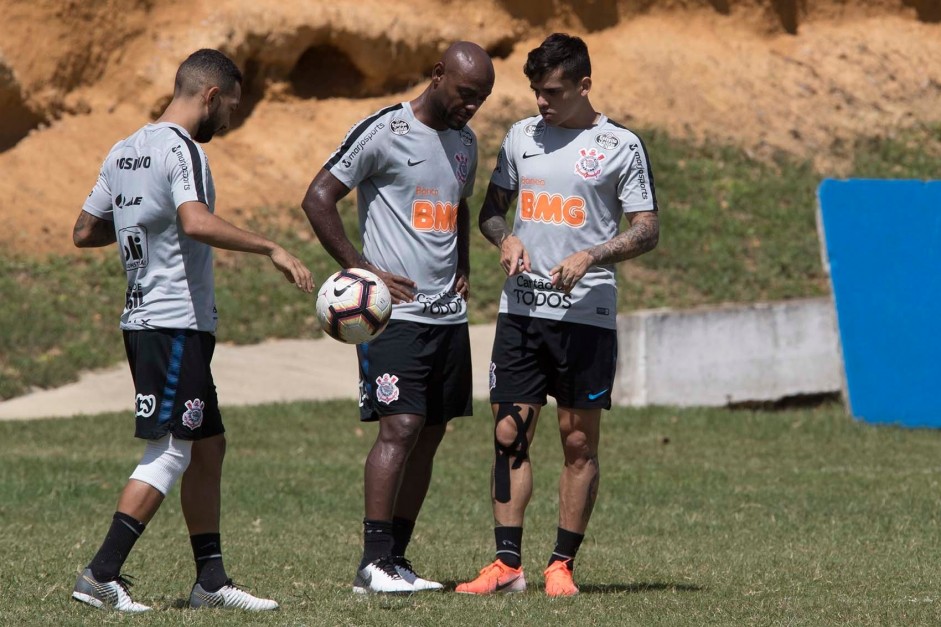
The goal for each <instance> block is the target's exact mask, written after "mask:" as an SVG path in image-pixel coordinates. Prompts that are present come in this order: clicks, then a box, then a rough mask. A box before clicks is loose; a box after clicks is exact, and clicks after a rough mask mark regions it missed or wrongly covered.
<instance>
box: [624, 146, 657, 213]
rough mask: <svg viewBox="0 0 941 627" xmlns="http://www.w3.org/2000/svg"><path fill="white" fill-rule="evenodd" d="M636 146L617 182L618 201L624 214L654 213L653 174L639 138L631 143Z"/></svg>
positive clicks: (655, 207) (655, 205)
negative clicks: (637, 212)
mask: <svg viewBox="0 0 941 627" xmlns="http://www.w3.org/2000/svg"><path fill="white" fill-rule="evenodd" d="M632 145H633V146H636V147H635V148H634V150H633V154H632V155H631V156H630V159H629V160H628V162H627V166H626V168H625V169H624V171H623V172H621V177H620V179H619V180H618V199H619V200H620V201H621V207H622V208H623V209H624V213H632V212H636V211H656V210H657V203H656V197H655V195H654V189H653V173H652V172H651V170H650V159H649V158H648V157H647V150H646V149H645V148H644V144H643V143H641V141H640V138H637V139H636V141H635V142H632Z"/></svg>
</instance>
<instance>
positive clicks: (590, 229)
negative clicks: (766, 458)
mask: <svg viewBox="0 0 941 627" xmlns="http://www.w3.org/2000/svg"><path fill="white" fill-rule="evenodd" d="M524 73H525V74H526V77H527V78H528V79H529V82H530V87H531V88H532V90H533V92H534V94H535V96H536V104H537V106H538V107H539V113H540V115H539V116H537V117H532V118H527V119H524V120H521V121H519V122H517V123H516V124H514V125H513V126H512V127H511V128H510V131H509V132H508V133H507V136H506V139H505V140H504V142H503V146H502V148H501V149H500V153H499V156H498V158H497V165H496V168H495V169H494V172H493V176H492V177H491V180H490V186H489V188H488V189H487V196H486V198H485V200H484V205H483V208H482V209H481V213H480V228H481V231H482V232H483V233H484V235H485V236H486V237H487V239H488V240H490V242H492V243H493V244H494V245H495V246H497V247H498V248H499V249H500V263H501V265H502V267H503V270H504V271H505V272H506V274H507V279H506V283H505V284H504V288H503V294H502V296H501V299H500V313H499V317H498V319H497V330H496V336H495V338H494V344H493V354H492V362H491V366H490V401H491V403H492V407H493V415H494V419H495V427H494V450H495V458H494V463H493V475H492V476H493V485H492V504H493V514H494V521H495V529H494V536H495V540H496V560H495V561H494V562H493V563H492V564H490V565H488V566H486V567H485V568H484V569H483V570H481V571H480V575H479V576H478V577H477V578H476V579H474V580H472V581H469V582H467V583H462V584H460V585H458V586H457V592H462V593H467V594H490V593H494V592H501V591H502V592H519V591H522V590H525V589H526V580H525V578H524V576H523V567H522V564H523V562H522V543H523V515H524V513H525V511H526V506H527V505H528V503H529V499H530V496H531V494H532V481H533V478H532V468H531V463H530V460H529V455H528V452H529V447H530V446H531V444H532V440H533V435H534V433H535V428H536V422H537V420H538V419H539V414H540V411H541V409H542V407H543V406H544V405H545V404H546V400H547V395H551V396H554V397H555V399H556V401H557V403H558V421H559V434H560V436H561V440H562V449H563V452H564V456H565V464H564V466H563V469H562V476H561V477H560V479H559V526H558V529H557V535H556V545H555V549H554V551H553V552H552V555H551V556H550V558H549V564H548V567H547V568H546V570H545V572H544V575H545V582H546V593H547V594H548V595H549V596H553V597H556V596H571V595H574V594H577V593H578V587H577V586H576V585H575V582H574V579H573V570H574V560H575V555H576V553H577V551H578V548H579V545H580V544H581V542H582V539H583V538H584V534H585V531H586V529H587V527H588V520H589V518H590V517H591V511H592V508H593V506H594V503H595V498H596V496H597V493H598V481H599V478H600V470H599V463H598V439H599V433H600V423H601V410H602V409H609V408H610V407H611V388H612V385H613V383H614V370H615V364H616V361H617V331H616V325H615V313H616V310H617V287H616V284H615V277H616V272H617V269H616V265H615V264H617V263H618V262H621V261H625V260H627V259H631V258H633V257H636V256H638V255H641V254H643V253H645V252H648V251H649V250H652V249H653V248H654V247H655V246H656V245H657V240H658V237H659V232H660V226H659V218H658V214H657V202H656V197H655V195H654V188H653V174H652V173H651V171H650V163H649V161H648V159H647V152H646V149H645V148H644V145H643V143H642V142H641V140H640V138H639V137H638V136H637V135H635V134H634V133H632V132H631V131H630V130H628V129H626V128H624V127H623V126H621V125H620V124H617V123H615V122H613V121H611V120H609V119H608V118H607V117H606V116H605V115H604V114H602V113H599V112H597V111H595V109H594V107H592V104H591V102H590V101H589V98H588V94H589V91H590V90H591V62H590V60H589V57H588V49H587V47H586V46H585V43H584V42H583V41H582V40H581V39H579V38H578V37H570V36H568V35H564V34H561V33H556V34H554V35H550V36H549V37H548V38H547V39H546V40H545V41H543V43H542V44H541V45H540V46H539V47H538V48H535V49H533V50H532V51H530V53H529V56H528V58H527V61H526V64H525V66H524ZM514 196H518V197H519V201H518V204H517V210H516V218H515V222H514V226H513V229H512V230H510V228H509V225H508V224H507V221H506V215H507V211H508V210H509V207H510V203H511V201H512V199H513V197H514ZM622 218H625V219H626V221H627V223H628V226H627V228H626V229H625V230H624V231H623V232H619V224H620V222H621V220H622Z"/></svg>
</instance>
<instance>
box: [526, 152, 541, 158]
mask: <svg viewBox="0 0 941 627" xmlns="http://www.w3.org/2000/svg"><path fill="white" fill-rule="evenodd" d="M541 154H542V153H541V152H534V153H533V154H529V153H528V152H524V153H523V159H529V158H530V157H538V156H539V155H541Z"/></svg>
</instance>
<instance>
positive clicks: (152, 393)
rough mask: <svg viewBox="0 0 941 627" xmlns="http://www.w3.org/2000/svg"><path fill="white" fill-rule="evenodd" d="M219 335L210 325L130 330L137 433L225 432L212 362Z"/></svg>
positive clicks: (127, 344)
mask: <svg viewBox="0 0 941 627" xmlns="http://www.w3.org/2000/svg"><path fill="white" fill-rule="evenodd" d="M215 347H216V338H215V336H214V335H213V334H212V333H208V332H206V331H191V330H179V329H155V330H149V331H125V332H124V350H125V352H126V353H127V363H128V364H129V365H130V366H131V377H133V379H134V389H135V391H136V393H137V396H136V398H135V401H134V410H135V414H136V417H137V420H136V428H135V431H134V435H135V437H138V438H142V439H145V440H158V439H160V438H162V437H163V436H165V435H167V434H172V435H173V437H176V438H180V439H181V440H201V439H203V438H208V437H211V436H214V435H218V434H220V433H224V432H225V427H224V426H223V425H222V415H221V414H220V413H219V399H218V398H217V397H216V385H215V383H214V382H213V380H212V371H211V370H210V369H209V363H210V362H211V361H212V353H213V350H215Z"/></svg>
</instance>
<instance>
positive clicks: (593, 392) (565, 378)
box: [490, 314, 618, 409]
mask: <svg viewBox="0 0 941 627" xmlns="http://www.w3.org/2000/svg"><path fill="white" fill-rule="evenodd" d="M617 359H618V336H617V331H616V330H614V329H604V328H602V327H596V326H592V325H589V324H576V323H573V322H562V321H559V320H549V319H546V318H530V317H528V316H519V315H513V314H500V315H499V316H498V317H497V331H496V335H495V336H494V339H493V353H492V354H491V362H490V402H491V403H529V404H533V405H545V404H546V395H547V394H548V395H550V396H553V397H555V400H556V402H557V403H558V404H559V405H560V406H562V407H570V408H572V409H595V408H599V407H600V408H602V409H611V387H612V386H613V385H614V373H615V369H616V367H617Z"/></svg>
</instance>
